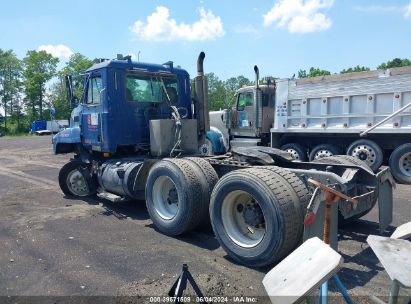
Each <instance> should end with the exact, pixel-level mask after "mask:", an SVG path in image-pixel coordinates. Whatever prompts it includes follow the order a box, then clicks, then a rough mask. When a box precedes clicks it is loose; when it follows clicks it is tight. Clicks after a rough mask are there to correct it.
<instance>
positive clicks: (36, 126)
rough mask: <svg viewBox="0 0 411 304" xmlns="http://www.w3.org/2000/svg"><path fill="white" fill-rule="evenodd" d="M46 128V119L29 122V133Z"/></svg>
mask: <svg viewBox="0 0 411 304" xmlns="http://www.w3.org/2000/svg"><path fill="white" fill-rule="evenodd" d="M46 129H47V121H45V120H43V119H38V120H34V121H33V122H32V123H31V133H34V132H36V131H41V130H46Z"/></svg>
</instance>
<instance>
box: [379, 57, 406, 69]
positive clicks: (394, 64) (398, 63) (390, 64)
mask: <svg viewBox="0 0 411 304" xmlns="http://www.w3.org/2000/svg"><path fill="white" fill-rule="evenodd" d="M408 65H411V61H410V60H409V59H407V58H404V59H401V58H394V59H393V60H388V61H387V62H384V63H381V64H380V65H379V66H378V67H377V69H390V68H400V67H403V66H408Z"/></svg>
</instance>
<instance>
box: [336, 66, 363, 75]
mask: <svg viewBox="0 0 411 304" xmlns="http://www.w3.org/2000/svg"><path fill="white" fill-rule="evenodd" d="M369 70H370V68H368V67H365V66H359V65H357V66H355V67H352V68H348V69H344V70H342V71H341V72H340V73H341V74H346V73H353V72H365V71H369Z"/></svg>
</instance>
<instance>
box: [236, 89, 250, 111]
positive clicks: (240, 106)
mask: <svg viewBox="0 0 411 304" xmlns="http://www.w3.org/2000/svg"><path fill="white" fill-rule="evenodd" d="M253 105H254V93H253V92H244V93H240V94H238V103H237V110H238V111H243V110H244V108H245V107H249V106H253Z"/></svg>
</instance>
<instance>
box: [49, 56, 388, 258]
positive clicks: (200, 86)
mask: <svg viewBox="0 0 411 304" xmlns="http://www.w3.org/2000/svg"><path fill="white" fill-rule="evenodd" d="M204 57H205V54H204V53H203V52H202V53H200V55H199V57H198V61H197V73H198V75H197V77H195V80H194V88H193V91H192V88H191V84H190V77H189V74H188V73H187V72H186V71H185V70H183V69H180V68H176V67H174V66H173V63H172V62H167V63H165V64H147V63H141V62H133V61H131V58H130V57H123V56H121V55H118V56H117V58H116V59H113V60H105V61H102V62H100V63H98V64H95V65H94V66H92V67H91V68H89V69H88V70H87V71H85V72H84V74H83V76H84V88H85V89H84V93H83V96H82V98H81V100H80V101H77V100H76V99H75V97H74V96H73V90H72V87H73V85H72V81H71V77H70V76H67V77H66V84H67V92H68V97H69V99H70V101H71V103H72V105H73V111H72V114H71V119H70V128H68V129H65V130H63V131H61V132H59V133H58V134H56V135H55V136H54V138H53V148H54V152H55V153H56V154H61V153H73V154H74V157H73V158H72V159H71V160H70V161H69V162H68V163H67V164H65V165H64V166H63V167H62V168H61V170H60V173H59V184H60V187H61V190H62V191H63V193H64V194H65V195H66V196H67V197H77V198H81V197H87V196H92V195H97V196H99V197H100V198H101V199H108V200H111V201H118V200H124V199H127V200H129V201H130V204H134V203H141V200H145V202H146V205H147V210H148V212H149V215H150V218H151V219H152V221H153V224H154V225H155V226H156V227H157V228H158V230H159V231H161V232H162V233H165V234H167V235H172V236H176V235H181V234H183V233H186V232H187V231H190V230H192V229H194V228H196V227H197V226H199V225H201V224H202V223H210V222H211V225H212V227H213V230H214V232H215V235H216V237H217V239H218V241H219V242H220V244H221V246H222V247H223V248H224V250H225V251H226V252H227V253H228V254H229V255H230V256H231V257H232V258H233V259H235V260H236V261H238V262H240V263H242V264H245V265H251V266H262V265H267V264H271V263H273V262H275V261H278V260H280V259H282V258H284V257H285V256H286V255H287V254H289V253H290V252H291V251H292V250H293V249H294V248H295V247H296V246H298V245H299V243H300V242H301V241H302V239H303V233H304V231H305V228H304V225H303V223H304V219H305V217H306V214H307V212H308V211H307V210H309V208H308V209H307V206H308V205H309V204H312V203H313V202H314V201H316V200H321V199H322V198H321V196H319V193H320V189H319V188H318V187H317V186H315V185H314V184H313V183H311V182H310V179H315V180H316V181H317V182H320V183H323V184H325V185H328V186H329V187H333V188H334V189H337V190H338V191H340V192H342V193H344V194H346V195H347V196H350V197H353V198H355V201H356V202H357V203H356V204H355V206H353V205H352V204H351V203H350V202H348V201H346V200H341V201H339V202H338V218H339V220H340V221H344V222H347V221H350V220H353V219H356V218H359V217H361V216H362V215H364V214H366V213H367V212H368V211H369V210H371V208H373V207H374V205H375V204H376V202H377V200H378V201H379V205H380V210H381V211H380V225H382V226H383V227H382V228H384V227H386V226H387V225H388V223H389V222H390V221H391V209H390V208H392V191H391V186H392V185H393V183H392V178H391V175H390V173H389V170H388V169H386V170H383V171H380V172H379V173H377V174H375V173H374V172H373V171H372V170H370V169H369V167H367V165H366V164H364V163H363V162H361V161H359V160H357V159H353V158H351V157H349V156H333V157H329V158H323V159H321V160H319V161H318V162H312V163H305V162H298V161H295V160H293V158H292V157H291V155H289V154H288V153H287V152H285V151H280V150H277V149H273V148H269V147H250V148H244V147H242V148H235V149H233V150H232V151H231V152H230V153H228V154H224V155H218V156H208V155H207V156H206V155H205V154H208V153H207V152H208V151H207V149H208V146H209V145H208V144H207V132H208V130H209V116H208V115H209V114H208V95H207V94H208V93H207V87H208V85H207V79H206V77H205V76H204V70H203V60H204ZM255 94H256V98H261V91H260V90H258V88H257V89H256V91H255ZM382 198H384V199H382ZM310 201H311V203H310ZM382 204H384V205H382ZM382 207H384V208H382Z"/></svg>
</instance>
